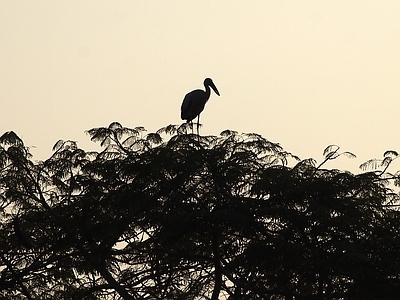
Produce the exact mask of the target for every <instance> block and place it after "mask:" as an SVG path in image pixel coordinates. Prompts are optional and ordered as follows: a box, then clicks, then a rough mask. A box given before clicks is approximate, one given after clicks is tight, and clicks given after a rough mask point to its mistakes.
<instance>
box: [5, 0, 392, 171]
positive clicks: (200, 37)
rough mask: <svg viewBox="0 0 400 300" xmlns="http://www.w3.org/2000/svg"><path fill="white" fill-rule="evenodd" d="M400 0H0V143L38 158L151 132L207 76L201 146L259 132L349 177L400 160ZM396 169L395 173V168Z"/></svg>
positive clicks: (172, 119)
mask: <svg viewBox="0 0 400 300" xmlns="http://www.w3.org/2000/svg"><path fill="white" fill-rule="evenodd" d="M399 16H400V1H397V0H396V1H387V0H380V1H366V0H352V1H348V0H345V1H342V0H336V1H320V0H309V1H298V0H294V1H287V0H276V1H273V0H271V1H267V0H262V1H261V0H253V1H236V0H234V1H232V0H229V1H228V0H220V1H216V0H213V1H210V0H205V1H204V0H202V1H191V0H186V1H181V0H169V1H148V0H146V1H144V0H143V1H138V0H136V1H134V0H132V1H131V0H130V1H118V0H113V1H104V0H98V1H74V0H68V1H53V0H48V1H43V0H37V1H23V0H21V1H6V0H0V104H1V108H2V110H1V118H0V134H1V133H4V132H6V131H9V130H13V131H15V132H16V133H17V134H18V135H19V136H20V137H21V138H22V139H23V140H24V142H25V144H26V146H28V147H30V148H31V151H32V153H33V154H34V159H46V158H48V157H49V156H50V155H51V148H52V146H53V145H54V144H55V143H56V142H57V141H58V140H59V139H63V140H74V141H77V142H78V145H79V146H80V147H82V148H83V149H85V150H93V149H97V148H96V146H95V144H94V143H93V142H91V141H90V139H89V136H87V135H86V134H85V131H86V130H88V129H91V128H94V127H106V126H108V125H109V124H110V123H111V122H114V121H118V122H120V123H121V124H122V125H123V126H126V127H136V126H144V127H145V128H146V129H147V130H148V131H149V132H154V131H156V130H157V129H159V128H161V127H163V126H167V125H169V124H180V123H181V122H182V121H181V120H180V106H181V103H182V100H183V97H184V96H185V94H186V93H188V92H190V91H191V90H194V89H198V88H204V87H203V80H204V78H206V77H211V78H212V79H213V80H214V83H215V84H216V86H217V88H218V90H219V92H220V94H221V96H220V97H218V96H216V95H215V94H212V95H211V98H210V100H209V101H208V103H207V105H206V108H205V110H204V111H203V113H202V114H201V119H200V122H201V123H202V124H203V127H202V128H201V134H204V135H206V134H207V135H208V134H211V135H218V134H219V133H220V132H221V131H223V130H225V129H231V130H236V131H238V132H255V133H259V134H261V135H263V136H264V137H265V138H267V139H269V140H270V141H272V142H277V143H280V144H281V145H282V146H283V147H284V148H285V150H287V151H290V152H292V153H294V154H296V155H298V156H300V157H301V158H309V157H313V158H315V159H317V160H318V161H321V160H322V151H323V150H324V148H325V147H326V146H328V145H330V144H336V145H339V146H340V147H341V148H340V149H341V150H342V151H350V152H352V153H354V154H356V155H357V159H356V160H354V162H348V159H347V158H340V159H339V160H338V161H337V162H335V163H333V162H331V163H330V164H329V165H328V166H327V167H336V168H342V167H343V166H344V165H346V164H350V165H349V168H354V167H355V166H358V165H360V164H361V163H362V162H364V161H366V160H367V159H370V158H380V157H382V154H383V152H384V151H386V150H389V149H390V150H396V151H399V152H400V138H399V133H400V122H399V112H400V101H399V99H400V84H399V83H400V18H399ZM398 169H400V164H399V168H398Z"/></svg>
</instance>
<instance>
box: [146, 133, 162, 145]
mask: <svg viewBox="0 0 400 300" xmlns="http://www.w3.org/2000/svg"><path fill="white" fill-rule="evenodd" d="M146 140H147V141H149V142H151V143H153V144H156V145H157V144H161V143H162V141H163V139H162V137H161V136H160V135H159V134H158V133H149V134H148V135H147V136H146Z"/></svg>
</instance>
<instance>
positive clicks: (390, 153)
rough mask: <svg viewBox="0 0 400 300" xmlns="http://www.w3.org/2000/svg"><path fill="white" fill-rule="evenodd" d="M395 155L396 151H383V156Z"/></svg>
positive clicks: (393, 156) (392, 156)
mask: <svg viewBox="0 0 400 300" xmlns="http://www.w3.org/2000/svg"><path fill="white" fill-rule="evenodd" d="M397 156H399V154H398V153H397V151H394V150H387V151H385V153H383V157H391V158H393V159H394V158H396V157H397Z"/></svg>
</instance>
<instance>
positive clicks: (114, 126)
mask: <svg viewBox="0 0 400 300" xmlns="http://www.w3.org/2000/svg"><path fill="white" fill-rule="evenodd" d="M121 128H122V125H121V124H120V123H118V122H112V123H111V124H110V125H109V126H108V129H110V130H116V129H121Z"/></svg>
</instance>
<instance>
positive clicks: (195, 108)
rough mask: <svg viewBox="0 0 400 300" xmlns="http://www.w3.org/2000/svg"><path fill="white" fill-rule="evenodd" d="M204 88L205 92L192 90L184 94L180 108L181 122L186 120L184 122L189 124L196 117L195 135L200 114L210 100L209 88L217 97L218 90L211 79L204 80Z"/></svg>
mask: <svg viewBox="0 0 400 300" xmlns="http://www.w3.org/2000/svg"><path fill="white" fill-rule="evenodd" d="M204 87H205V88H206V90H205V91H203V90H194V91H191V92H190V93H188V94H186V96H185V98H184V99H183V102H182V106H181V119H182V120H186V122H187V123H189V122H192V120H193V119H195V118H196V117H197V134H198V133H199V121H200V114H201V112H202V111H203V109H204V106H205V105H206V102H207V101H208V99H210V95H211V89H210V87H211V88H212V89H213V90H214V92H215V93H216V94H217V95H218V96H219V92H218V89H217V87H216V86H215V84H214V82H213V81H212V79H211V78H206V79H205V80H204Z"/></svg>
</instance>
